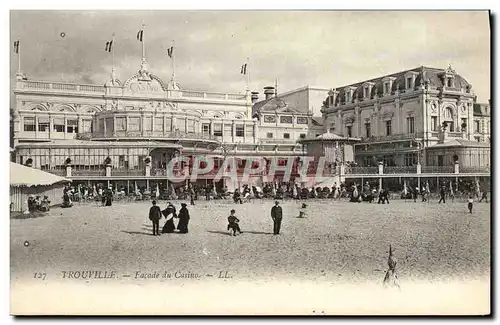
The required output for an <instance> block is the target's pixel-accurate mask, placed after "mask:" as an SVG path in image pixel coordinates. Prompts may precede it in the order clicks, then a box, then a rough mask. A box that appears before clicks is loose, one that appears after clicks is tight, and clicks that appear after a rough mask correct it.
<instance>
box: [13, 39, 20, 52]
mask: <svg viewBox="0 0 500 325" xmlns="http://www.w3.org/2000/svg"><path fill="white" fill-rule="evenodd" d="M14 53H16V54H18V53H19V41H15V42H14Z"/></svg>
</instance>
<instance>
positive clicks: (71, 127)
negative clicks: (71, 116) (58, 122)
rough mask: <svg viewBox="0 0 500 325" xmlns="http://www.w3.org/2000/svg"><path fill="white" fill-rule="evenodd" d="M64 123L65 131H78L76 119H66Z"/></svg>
mask: <svg viewBox="0 0 500 325" xmlns="http://www.w3.org/2000/svg"><path fill="white" fill-rule="evenodd" d="M66 124H67V125H66V132H67V133H78V120H67V121H66Z"/></svg>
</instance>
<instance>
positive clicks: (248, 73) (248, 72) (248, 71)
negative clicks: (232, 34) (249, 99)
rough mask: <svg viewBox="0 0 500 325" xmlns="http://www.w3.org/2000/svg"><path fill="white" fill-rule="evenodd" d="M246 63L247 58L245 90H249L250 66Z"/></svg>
mask: <svg viewBox="0 0 500 325" xmlns="http://www.w3.org/2000/svg"><path fill="white" fill-rule="evenodd" d="M248 61H249V59H248V58H247V90H250V65H249V64H248Z"/></svg>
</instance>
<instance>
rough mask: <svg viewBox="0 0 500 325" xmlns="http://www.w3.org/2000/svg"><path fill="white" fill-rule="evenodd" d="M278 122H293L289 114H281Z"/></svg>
mask: <svg viewBox="0 0 500 325" xmlns="http://www.w3.org/2000/svg"><path fill="white" fill-rule="evenodd" d="M280 123H284V124H292V123H293V118H292V117H291V116H281V117H280Z"/></svg>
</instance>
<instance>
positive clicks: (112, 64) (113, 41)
mask: <svg viewBox="0 0 500 325" xmlns="http://www.w3.org/2000/svg"><path fill="white" fill-rule="evenodd" d="M111 79H112V81H113V82H114V81H115V33H113V38H112V39H111Z"/></svg>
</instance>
